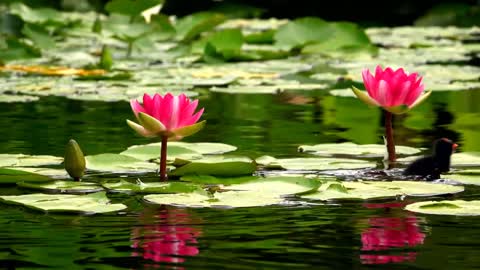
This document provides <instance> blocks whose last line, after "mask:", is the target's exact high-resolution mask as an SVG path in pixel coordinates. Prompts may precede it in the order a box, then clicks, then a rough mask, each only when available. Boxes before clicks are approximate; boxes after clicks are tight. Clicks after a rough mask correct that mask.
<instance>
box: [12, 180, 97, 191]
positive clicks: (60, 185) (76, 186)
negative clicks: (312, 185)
mask: <svg viewBox="0 0 480 270" xmlns="http://www.w3.org/2000/svg"><path fill="white" fill-rule="evenodd" d="M17 185H18V186H19V187H23V188H28V189H36V190H44V191H51V192H61V193H92V192H98V191H102V190H103V188H102V187H101V186H99V185H98V184H97V183H92V182H74V181H54V182H48V183H32V182H20V183H17Z"/></svg>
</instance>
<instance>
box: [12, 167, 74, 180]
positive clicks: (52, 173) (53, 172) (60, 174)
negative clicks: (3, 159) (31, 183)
mask: <svg viewBox="0 0 480 270" xmlns="http://www.w3.org/2000/svg"><path fill="white" fill-rule="evenodd" d="M5 169H12V170H17V171H24V172H30V173H35V174H40V175H44V176H48V177H51V178H69V175H68V173H67V171H65V169H52V168H42V167H6V168H5ZM27 181H28V180H27Z"/></svg>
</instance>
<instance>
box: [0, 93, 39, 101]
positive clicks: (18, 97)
mask: <svg viewBox="0 0 480 270" xmlns="http://www.w3.org/2000/svg"><path fill="white" fill-rule="evenodd" d="M37 100H39V97H36V96H28V95H1V94H0V102H4V103H13V102H32V101H37Z"/></svg>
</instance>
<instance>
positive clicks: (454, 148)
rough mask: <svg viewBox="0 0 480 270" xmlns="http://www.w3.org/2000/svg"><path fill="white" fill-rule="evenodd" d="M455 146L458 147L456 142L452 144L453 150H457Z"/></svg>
mask: <svg viewBox="0 0 480 270" xmlns="http://www.w3.org/2000/svg"><path fill="white" fill-rule="evenodd" d="M457 147H458V144H456V143H454V144H452V149H453V151H455V150H457Z"/></svg>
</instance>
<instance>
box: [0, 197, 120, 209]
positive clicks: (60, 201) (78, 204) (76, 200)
mask: <svg viewBox="0 0 480 270" xmlns="http://www.w3.org/2000/svg"><path fill="white" fill-rule="evenodd" d="M0 199H2V200H3V201H4V202H5V203H12V204H21V205H24V206H26V207H28V208H32V209H35V210H41V211H45V212H65V213H86V214H95V213H108V212H116V211H120V210H123V209H125V208H127V207H126V206H125V205H123V204H118V203H115V204H113V203H110V201H109V200H108V198H107V196H106V195H105V192H97V193H92V194H88V195H70V194H39V193H37V194H28V195H18V196H0Z"/></svg>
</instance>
